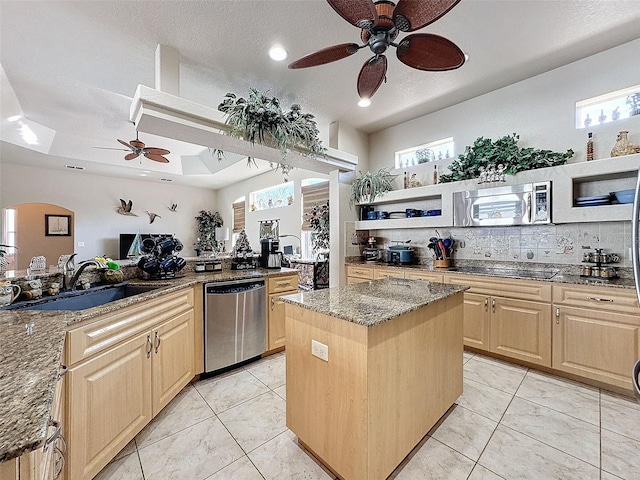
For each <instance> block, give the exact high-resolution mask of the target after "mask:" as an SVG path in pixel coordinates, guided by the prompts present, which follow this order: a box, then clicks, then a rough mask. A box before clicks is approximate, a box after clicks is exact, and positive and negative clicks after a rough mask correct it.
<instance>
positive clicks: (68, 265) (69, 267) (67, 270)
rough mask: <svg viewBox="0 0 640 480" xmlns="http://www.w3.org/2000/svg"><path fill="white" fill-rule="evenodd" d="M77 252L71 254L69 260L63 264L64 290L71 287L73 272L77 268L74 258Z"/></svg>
mask: <svg viewBox="0 0 640 480" xmlns="http://www.w3.org/2000/svg"><path fill="white" fill-rule="evenodd" d="M76 255H77V253H73V254H71V255H69V258H67V261H66V262H64V264H63V265H62V291H63V292H64V291H65V290H68V289H69V284H70V283H71V279H72V278H73V272H74V270H75V261H74V260H73V259H74V257H75V256H76Z"/></svg>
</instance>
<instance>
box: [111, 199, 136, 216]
mask: <svg viewBox="0 0 640 480" xmlns="http://www.w3.org/2000/svg"><path fill="white" fill-rule="evenodd" d="M131 207H133V202H132V201H131V200H129V201H128V202H125V201H124V200H123V199H120V206H119V207H118V208H117V209H116V212H118V213H119V214H120V215H129V216H132V217H137V216H138V215H136V214H135V213H133V212H132V211H131Z"/></svg>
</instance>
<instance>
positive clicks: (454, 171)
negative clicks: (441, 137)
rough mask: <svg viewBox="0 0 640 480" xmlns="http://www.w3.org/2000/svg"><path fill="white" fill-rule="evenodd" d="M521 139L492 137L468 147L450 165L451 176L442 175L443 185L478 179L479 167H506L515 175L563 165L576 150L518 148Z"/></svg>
mask: <svg viewBox="0 0 640 480" xmlns="http://www.w3.org/2000/svg"><path fill="white" fill-rule="evenodd" d="M519 139H520V136H519V135H516V134H515V133H514V134H512V135H505V136H504V137H502V138H499V139H498V140H496V141H495V142H494V141H492V140H491V139H490V138H484V137H478V138H477V139H476V141H475V142H473V145H472V146H467V147H466V148H465V150H464V153H463V154H460V155H458V159H457V160H454V162H453V163H451V165H449V170H451V173H446V174H443V175H440V183H447V182H456V181H458V180H469V179H472V178H477V177H478V175H479V174H480V167H484V168H485V169H488V168H489V167H490V166H493V167H497V166H498V164H503V165H504V166H505V169H504V172H505V173H507V174H509V175H515V174H516V173H518V172H522V171H525V170H534V169H536V168H544V167H552V166H556V165H563V164H565V163H567V160H569V159H570V158H571V157H573V150H571V149H569V150H567V151H566V152H565V153H558V152H552V151H551V150H539V149H534V148H519V147H518V145H517V143H518V140H519Z"/></svg>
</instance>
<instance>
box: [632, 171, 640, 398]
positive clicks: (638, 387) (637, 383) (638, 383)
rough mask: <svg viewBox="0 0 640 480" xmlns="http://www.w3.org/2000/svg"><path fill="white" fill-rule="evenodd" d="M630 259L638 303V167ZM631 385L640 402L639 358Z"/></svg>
mask: <svg viewBox="0 0 640 480" xmlns="http://www.w3.org/2000/svg"><path fill="white" fill-rule="evenodd" d="M631 259H632V263H633V279H634V281H635V284H636V294H637V295H638V303H640V169H638V179H637V180H636V192H635V198H634V200H633V213H632V216H631ZM631 375H632V376H633V387H634V389H635V393H636V399H637V400H638V402H640V378H639V376H640V359H638V361H637V362H636V364H635V366H634V367H633V370H632V373H631Z"/></svg>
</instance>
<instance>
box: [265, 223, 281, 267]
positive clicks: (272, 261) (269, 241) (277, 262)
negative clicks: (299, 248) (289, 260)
mask: <svg viewBox="0 0 640 480" xmlns="http://www.w3.org/2000/svg"><path fill="white" fill-rule="evenodd" d="M279 230H280V228H279V220H261V221H260V266H261V267H262V268H280V267H281V266H282V253H281V252H279V251H278V249H279V248H280V234H279Z"/></svg>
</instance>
